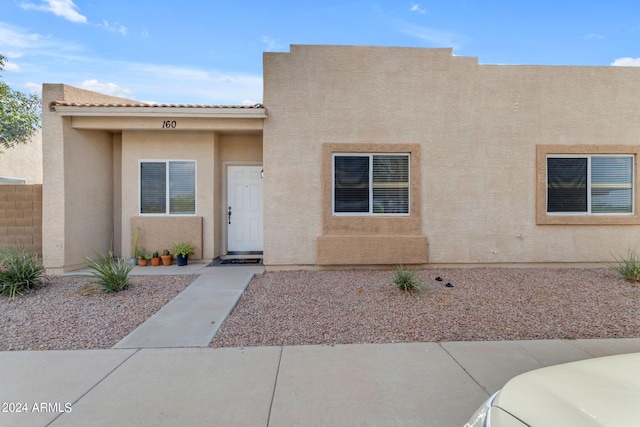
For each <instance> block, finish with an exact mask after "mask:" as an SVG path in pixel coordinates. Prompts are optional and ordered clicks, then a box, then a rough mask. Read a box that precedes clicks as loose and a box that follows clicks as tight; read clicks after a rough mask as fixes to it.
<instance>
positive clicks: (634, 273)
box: [609, 249, 640, 282]
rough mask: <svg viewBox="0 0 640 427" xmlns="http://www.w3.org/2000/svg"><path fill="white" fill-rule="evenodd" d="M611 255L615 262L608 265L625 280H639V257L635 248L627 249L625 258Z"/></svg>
mask: <svg viewBox="0 0 640 427" xmlns="http://www.w3.org/2000/svg"><path fill="white" fill-rule="evenodd" d="M612 256H613V258H614V259H615V263H614V264H610V265H609V267H611V268H612V269H613V270H614V271H616V272H617V273H618V274H620V275H621V276H622V277H624V278H625V279H627V280H630V281H632V282H640V259H638V256H637V254H636V251H635V249H629V251H628V252H627V256H626V258H625V257H622V256H620V257H618V256H616V255H613V254H612Z"/></svg>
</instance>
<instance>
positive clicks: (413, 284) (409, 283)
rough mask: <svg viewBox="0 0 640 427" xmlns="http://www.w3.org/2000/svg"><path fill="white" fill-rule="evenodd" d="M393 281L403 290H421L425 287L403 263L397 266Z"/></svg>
mask: <svg viewBox="0 0 640 427" xmlns="http://www.w3.org/2000/svg"><path fill="white" fill-rule="evenodd" d="M393 283H395V284H396V287H397V288H398V289H400V290H401V291H403V292H416V291H421V290H422V289H423V288H424V287H423V285H422V283H420V281H419V280H418V279H417V278H416V275H415V273H414V272H413V271H407V270H405V269H404V267H403V266H402V265H398V266H396V271H395V275H394V277H393Z"/></svg>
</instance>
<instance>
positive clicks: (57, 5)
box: [20, 0, 87, 24]
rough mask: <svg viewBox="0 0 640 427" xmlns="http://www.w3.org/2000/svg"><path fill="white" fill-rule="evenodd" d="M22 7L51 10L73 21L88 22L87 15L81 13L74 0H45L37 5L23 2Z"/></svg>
mask: <svg viewBox="0 0 640 427" xmlns="http://www.w3.org/2000/svg"><path fill="white" fill-rule="evenodd" d="M20 7H22V8H23V9H26V10H40V11H43V12H51V13H53V14H54V15H57V16H61V17H63V18H64V19H67V20H69V21H71V22H77V23H82V24H85V23H86V22H87V18H86V16H83V15H80V14H79V13H78V12H77V11H76V9H77V8H78V6H76V5H75V4H74V3H73V0H43V3H41V4H39V5H37V4H33V3H27V2H24V3H21V4H20Z"/></svg>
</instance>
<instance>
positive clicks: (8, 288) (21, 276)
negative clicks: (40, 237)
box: [0, 247, 44, 298]
mask: <svg viewBox="0 0 640 427" xmlns="http://www.w3.org/2000/svg"><path fill="white" fill-rule="evenodd" d="M43 284H44V267H43V266H42V264H41V263H40V262H39V261H38V256H37V255H36V253H35V252H32V251H29V250H26V249H24V248H22V247H18V248H9V247H5V248H0V295H6V296H9V297H11V298H14V297H16V296H17V295H22V294H23V293H24V292H26V291H30V290H33V289H37V288H39V287H41V286H42V285H43Z"/></svg>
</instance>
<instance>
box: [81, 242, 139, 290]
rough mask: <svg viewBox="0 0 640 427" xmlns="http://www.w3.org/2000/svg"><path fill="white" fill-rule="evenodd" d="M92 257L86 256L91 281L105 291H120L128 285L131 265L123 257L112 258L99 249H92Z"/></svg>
mask: <svg viewBox="0 0 640 427" xmlns="http://www.w3.org/2000/svg"><path fill="white" fill-rule="evenodd" d="M93 253H94V259H91V258H88V257H87V260H88V261H89V268H90V269H91V270H92V272H91V275H92V276H93V277H94V279H95V280H94V281H93V283H95V284H97V285H99V286H100V287H101V288H102V289H103V290H104V291H106V292H120V291H122V290H125V289H127V287H128V286H129V273H130V272H131V269H132V268H133V266H132V265H131V263H130V262H129V260H126V259H124V258H118V259H114V258H113V257H112V256H110V255H109V254H105V253H104V252H103V251H102V250H100V249H95V250H94V251H93Z"/></svg>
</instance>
